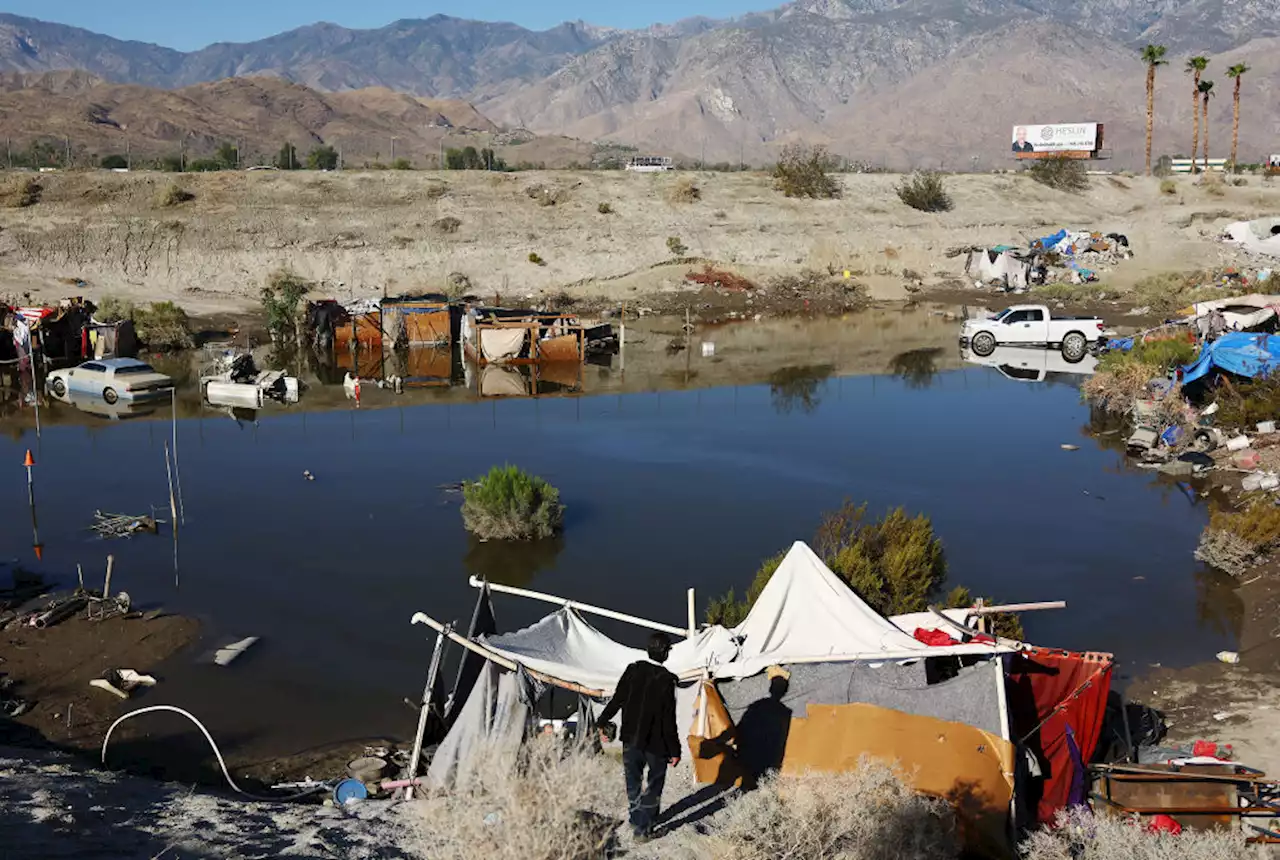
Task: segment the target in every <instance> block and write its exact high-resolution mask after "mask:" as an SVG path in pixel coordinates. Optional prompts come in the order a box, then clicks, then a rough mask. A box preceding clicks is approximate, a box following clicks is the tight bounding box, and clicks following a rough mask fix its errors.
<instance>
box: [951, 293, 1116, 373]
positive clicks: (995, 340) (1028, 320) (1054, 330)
mask: <svg viewBox="0 0 1280 860" xmlns="http://www.w3.org/2000/svg"><path fill="white" fill-rule="evenodd" d="M1105 328H1106V324H1105V323H1103V322H1102V320H1100V319H1098V318H1097V317H1055V316H1053V314H1051V313H1050V311H1049V308H1048V307H1046V306H1045V305H1014V306H1013V307H1009V308H1005V309H1004V310H1002V311H1000V313H998V314H996V315H995V316H993V317H989V318H987V319H976V320H965V321H964V324H963V325H962V326H961V327H960V345H961V346H968V347H969V348H970V349H971V350H973V352H974V354H976V355H979V356H982V357H986V356H989V355H991V353H993V352H995V350H996V347H998V346H1052V347H1060V348H1061V349H1062V357H1063V358H1064V359H1066V360H1067V361H1068V362H1070V363H1072V364H1075V363H1076V362H1079V361H1081V360H1082V359H1083V358H1084V357H1085V356H1086V355H1087V354H1088V353H1089V346H1090V345H1091V344H1095V345H1096V344H1097V343H1098V342H1099V341H1100V340H1101V338H1102V333H1103V331H1104V330H1105Z"/></svg>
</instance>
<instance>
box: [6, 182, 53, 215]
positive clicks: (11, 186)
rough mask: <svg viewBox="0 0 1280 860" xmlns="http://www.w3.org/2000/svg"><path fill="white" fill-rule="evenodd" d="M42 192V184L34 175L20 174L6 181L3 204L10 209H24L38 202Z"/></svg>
mask: <svg viewBox="0 0 1280 860" xmlns="http://www.w3.org/2000/svg"><path fill="white" fill-rule="evenodd" d="M43 193H44V186H42V185H41V184H40V183H39V182H38V181H37V180H36V178H35V177H34V176H22V177H19V178H17V179H15V180H14V181H12V182H10V183H8V185H7V186H6V188H5V190H4V200H5V205H6V206H8V207H9V208H10V209H25V208H26V207H28V206H35V205H36V204H37V203H39V202H40V196H41V195H42V194H43Z"/></svg>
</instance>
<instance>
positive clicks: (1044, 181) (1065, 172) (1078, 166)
mask: <svg viewBox="0 0 1280 860" xmlns="http://www.w3.org/2000/svg"><path fill="white" fill-rule="evenodd" d="M1027 175H1028V176H1030V177H1031V178H1032V179H1034V180H1035V181H1036V182H1039V183H1040V184H1041V185H1047V186H1048V187H1050V188H1054V189H1057V190H1058V191H1069V192H1072V193H1076V192H1080V191H1084V190H1085V189H1086V188H1088V187H1089V176H1088V174H1087V173H1085V169H1084V162H1083V161H1081V160H1080V159H1078V158H1068V157H1066V156H1064V155H1055V156H1050V157H1049V158H1040V159H1036V161H1035V163H1034V164H1032V165H1031V167H1030V168H1029V169H1028V170H1027Z"/></svg>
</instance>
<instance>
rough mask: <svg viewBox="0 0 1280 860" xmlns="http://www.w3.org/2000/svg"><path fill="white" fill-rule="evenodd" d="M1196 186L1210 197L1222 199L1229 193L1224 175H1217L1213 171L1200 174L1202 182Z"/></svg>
mask: <svg viewBox="0 0 1280 860" xmlns="http://www.w3.org/2000/svg"><path fill="white" fill-rule="evenodd" d="M1196 184H1197V185H1199V186H1200V188H1201V189H1203V191H1204V193H1205V194H1208V195H1209V196H1210V197H1221V196H1223V195H1224V194H1226V193H1227V189H1226V182H1225V181H1223V178H1222V174H1221V173H1215V172H1214V171H1212V170H1208V171H1205V172H1204V173H1202V174H1200V181H1199V182H1197V183H1196Z"/></svg>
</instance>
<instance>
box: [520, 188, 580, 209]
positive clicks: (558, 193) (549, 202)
mask: <svg viewBox="0 0 1280 860" xmlns="http://www.w3.org/2000/svg"><path fill="white" fill-rule="evenodd" d="M524 193H525V194H526V195H527V196H528V197H529V198H530V199H531V200H533V201H534V202H535V203H537V204H538V205H539V206H558V205H559V204H561V203H564V202H565V201H566V200H568V199H569V192H568V191H566V190H565V189H563V188H548V187H547V186H545V185H530V186H529V187H528V188H526V189H525V190H524Z"/></svg>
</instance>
